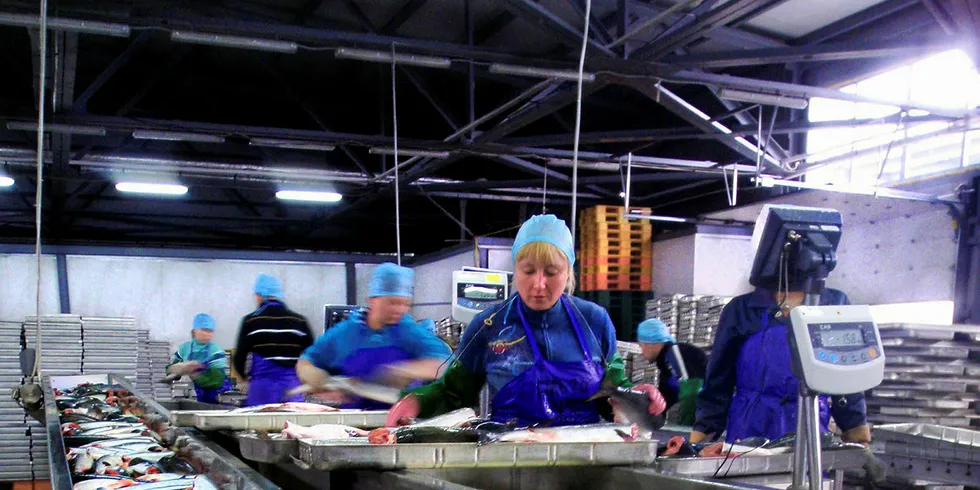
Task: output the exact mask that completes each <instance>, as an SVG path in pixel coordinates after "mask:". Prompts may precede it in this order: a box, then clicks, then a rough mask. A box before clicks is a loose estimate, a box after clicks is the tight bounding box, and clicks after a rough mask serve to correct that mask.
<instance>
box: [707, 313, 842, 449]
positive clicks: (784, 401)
mask: <svg viewBox="0 0 980 490" xmlns="http://www.w3.org/2000/svg"><path fill="white" fill-rule="evenodd" d="M788 335H789V327H787V326H786V325H784V324H781V323H776V324H773V325H770V324H769V311H768V310H767V311H766V312H765V313H764V314H763V315H762V328H760V329H759V331H757V332H755V333H754V334H752V335H751V336H750V337H749V338H748V339H746V341H745V344H743V345H742V349H741V350H740V352H739V355H738V361H737V363H736V365H735V396H734V397H733V398H732V405H731V407H730V408H729V410H728V435H727V436H726V437H725V440H726V441H727V442H729V443H734V442H737V441H739V440H741V439H746V438H749V437H759V436H761V437H765V438H766V439H769V440H775V439H778V438H780V437H782V436H784V435H786V434H787V433H790V432H796V408H797V404H798V394H799V379H798V378H797V377H796V375H795V374H794V373H793V358H792V354H791V353H790V347H789V338H788ZM818 405H819V409H820V431H821V432H826V431H827V425H828V423H829V422H830V402H829V397H827V396H821V397H819V404H818Z"/></svg>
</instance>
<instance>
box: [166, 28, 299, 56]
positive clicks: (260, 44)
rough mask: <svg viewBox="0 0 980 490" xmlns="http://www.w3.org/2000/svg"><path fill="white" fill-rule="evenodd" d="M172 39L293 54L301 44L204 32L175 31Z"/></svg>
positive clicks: (171, 36) (181, 41)
mask: <svg viewBox="0 0 980 490" xmlns="http://www.w3.org/2000/svg"><path fill="white" fill-rule="evenodd" d="M170 40H171V41H174V42H180V43H190V44H205V45H208V46H220V47H224V48H239V49H253V50H256V51H272V52H274V53H287V54H293V53H295V52H296V50H297V49H298V48H299V45H297V44H296V43H294V42H292V41H278V40H275V39H255V38H250V37H238V36H226V35H224V34H209V33H204V32H187V31H173V32H172V33H171V34H170Z"/></svg>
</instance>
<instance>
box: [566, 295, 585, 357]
mask: <svg viewBox="0 0 980 490" xmlns="http://www.w3.org/2000/svg"><path fill="white" fill-rule="evenodd" d="M561 304H562V305H563V306H564V307H565V313H567V314H568V319H569V320H570V321H571V322H572V329H574V330H575V336H576V337H578V345H579V346H580V347H582V352H584V353H585V360H586V361H591V360H592V349H590V348H589V343H588V342H586V341H585V338H584V337H583V335H582V327H581V324H579V321H578V317H577V316H576V315H575V312H574V311H572V300H570V299H566V297H565V295H564V294H563V295H561Z"/></svg>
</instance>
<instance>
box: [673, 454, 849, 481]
mask: <svg viewBox="0 0 980 490" xmlns="http://www.w3.org/2000/svg"><path fill="white" fill-rule="evenodd" d="M867 460H868V451H866V450H865V449H864V448H860V449H859V448H853V449H850V448H848V449H836V450H827V451H823V453H822V456H821V464H822V465H823V469H824V470H831V469H837V470H846V469H853V468H861V467H862V466H864V463H865V462H866V461H867ZM656 468H657V471H659V472H660V473H663V474H665V475H677V476H687V477H692V476H693V477H717V478H726V477H734V476H744V475H775V474H780V473H791V472H792V471H793V455H792V454H789V453H787V454H774V455H771V456H753V455H751V454H745V455H742V456H738V457H733V458H728V459H727V460H726V459H725V458H723V457H722V458H698V457H691V458H660V459H658V460H657V464H656Z"/></svg>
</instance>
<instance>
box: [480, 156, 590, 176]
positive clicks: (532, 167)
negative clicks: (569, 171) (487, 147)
mask: <svg viewBox="0 0 980 490" xmlns="http://www.w3.org/2000/svg"><path fill="white" fill-rule="evenodd" d="M492 158H493V159H494V160H496V161H498V162H501V163H503V164H504V165H507V166H509V167H513V168H516V169H519V170H525V171H529V172H531V173H535V174H538V175H547V176H548V177H549V178H552V179H558V180H561V181H566V182H568V181H570V180H572V179H571V178H569V177H568V176H567V175H565V174H563V173H561V172H556V171H554V170H551V169H548V168H545V167H543V166H541V165H538V164H536V163H532V162H529V161H527V160H524V159H523V158H518V157H514V156H509V155H505V156H497V157H492Z"/></svg>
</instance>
